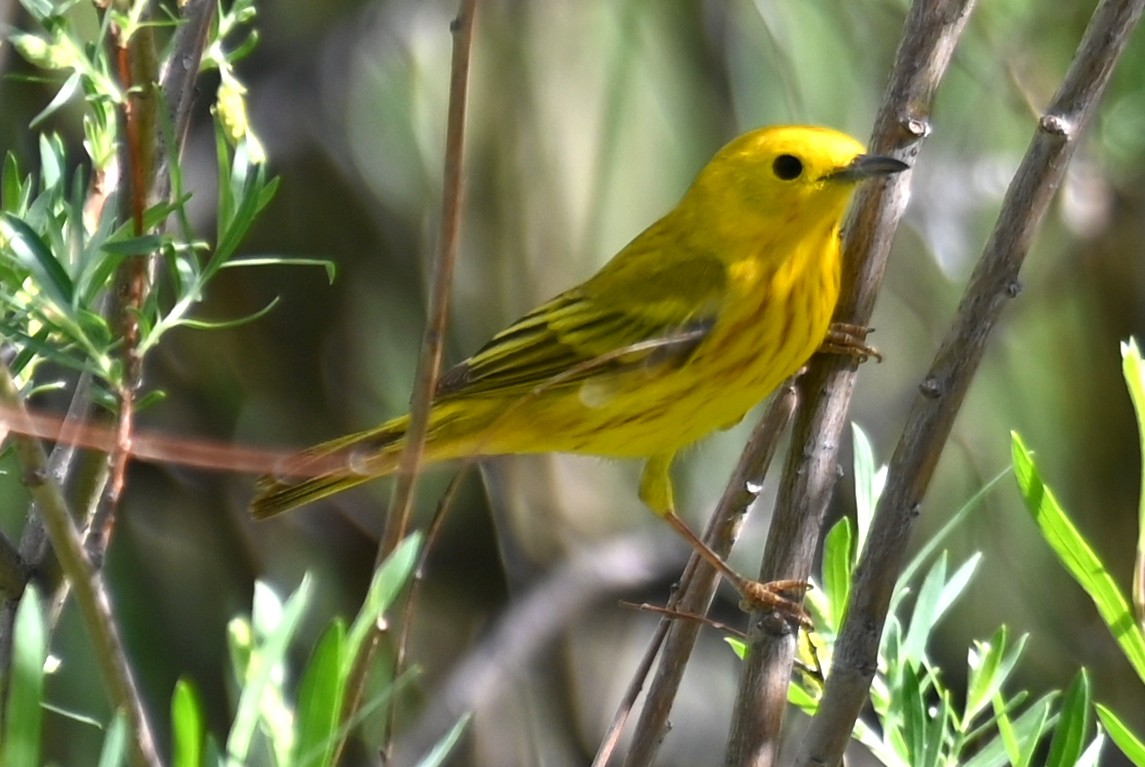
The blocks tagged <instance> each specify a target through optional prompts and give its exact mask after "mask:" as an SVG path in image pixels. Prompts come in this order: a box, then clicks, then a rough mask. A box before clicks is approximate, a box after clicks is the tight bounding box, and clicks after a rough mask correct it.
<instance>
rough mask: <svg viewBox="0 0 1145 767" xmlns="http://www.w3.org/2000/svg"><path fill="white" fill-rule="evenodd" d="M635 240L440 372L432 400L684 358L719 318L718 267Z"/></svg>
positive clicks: (721, 280) (721, 271)
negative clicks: (671, 256)
mask: <svg viewBox="0 0 1145 767" xmlns="http://www.w3.org/2000/svg"><path fill="white" fill-rule="evenodd" d="M638 244H640V240H639V239H638V240H637V241H635V242H633V244H632V245H630V246H629V248H627V249H626V250H625V251H622V252H621V254H620V256H618V257H617V258H615V259H613V261H612V262H610V263H609V264H608V265H607V266H605V268H604V269H603V270H602V271H601V272H600V273H598V274H597V275H596V276H595V277H593V278H592V279H591V280H589V281H588V282H586V283H584V284H583V285H581V286H579V287H577V288H574V289H572V290H570V291H568V292H566V293H562V294H561V295H559V296H557V297H556V298H554V299H552V300H551V301H549V302H548V303H545V304H543V305H541V306H540V307H538V308H537V309H535V310H534V311H532V312H530V313H529V314H527V315H525V316H524V317H522V318H521V319H519V320H517V322H515V323H513V324H512V325H510V326H509V327H508V328H506V329H505V330H503V331H502V332H500V333H498V334H497V335H496V336H494V337H493V340H491V341H490V342H489V343H488V344H486V345H485V346H484V347H482V348H481V349H480V350H479V351H478V352H477V353H476V354H474V355H473V356H472V357H470V358H469V359H468V360H466V361H465V362H462V363H461V364H459V365H457V366H456V367H454V368H452V369H451V370H449V371H448V372H446V373H445V375H443V376H442V378H441V381H440V383H439V385H438V392H437V393H438V396H439V397H452V396H470V395H483V394H514V393H524V392H527V391H530V390H532V389H534V388H535V387H538V386H546V387H561V386H565V385H568V384H571V383H576V382H581V381H584V380H585V379H587V378H591V377H595V376H602V375H608V374H612V373H615V372H617V371H618V370H623V369H628V368H631V367H633V366H636V365H645V366H648V365H656V364H673V363H675V364H679V363H681V362H683V361H684V360H686V359H687V357H688V356H689V355H690V354H691V353H692V351H693V350H694V349H695V348H696V346H697V345H698V344H699V343H700V342H701V341H702V340H703V339H704V337H705V336H706V335H707V333H708V331H709V330H710V329H711V327H712V325H713V324H714V323H715V321H716V318H717V317H718V316H719V310H720V303H721V299H722V297H723V294H724V286H725V285H724V284H725V280H726V269H725V268H724V267H723V264H722V262H720V261H719V259H717V258H715V257H714V256H696V257H692V258H687V259H682V260H677V261H676V262H675V263H666V261H667V260H666V259H663V258H658V257H659V256H662V255H663V253H662V252H658V251H659V249H656V248H643V249H641V250H639V251H634V250H633V248H634V247H635V246H637V245H638Z"/></svg>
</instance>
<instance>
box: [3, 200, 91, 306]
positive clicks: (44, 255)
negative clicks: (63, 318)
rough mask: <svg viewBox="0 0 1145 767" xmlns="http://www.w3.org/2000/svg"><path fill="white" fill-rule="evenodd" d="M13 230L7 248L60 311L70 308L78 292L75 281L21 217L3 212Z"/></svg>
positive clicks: (4, 219) (5, 219) (6, 222)
mask: <svg viewBox="0 0 1145 767" xmlns="http://www.w3.org/2000/svg"><path fill="white" fill-rule="evenodd" d="M0 220H2V221H3V222H4V223H5V224H6V225H7V227H8V228H9V230H10V233H9V236H8V249H9V250H10V251H11V252H12V254H13V255H14V256H16V259H17V260H18V261H19V262H20V265H21V266H23V267H24V268H25V269H27V270H28V271H29V272H30V273H31V274H32V276H33V277H34V278H35V280H36V282H37V284H39V286H40V289H41V290H43V291H44V294H45V295H47V296H48V298H50V299H51V300H52V302H53V303H55V304H56V308H57V309H59V310H60V311H68V310H69V309H70V308H71V306H72V296H73V295H74V294H75V289H74V286H73V285H72V280H71V278H70V277H69V276H68V273H67V272H66V271H64V268H63V266H62V265H61V264H60V262H59V261H57V260H56V257H55V256H54V255H52V251H51V249H50V248H49V247H48V245H47V244H46V243H45V242H44V241H43V240H42V239H41V238H40V236H39V235H38V234H36V232H35V231H33V230H32V228H31V227H30V226H28V225H27V224H26V223H24V221H23V220H22V219H19V218H16V217H15V216H13V215H12V214H10V213H4V214H2V215H0Z"/></svg>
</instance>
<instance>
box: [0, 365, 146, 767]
mask: <svg viewBox="0 0 1145 767" xmlns="http://www.w3.org/2000/svg"><path fill="white" fill-rule="evenodd" d="M0 400H2V401H3V402H4V403H5V404H6V405H8V406H9V407H13V408H20V407H22V403H21V401H20V395H19V392H18V390H17V389H16V384H15V382H14V381H13V380H12V376H11V374H10V373H9V371H8V368H7V367H5V366H2V365H0ZM12 441H13V444H14V445H15V451H16V459H17V461H18V462H19V464H20V471H21V473H22V476H23V478H24V484H25V485H27V487H28V489H29V491H31V493H32V498H33V499H34V500H35V502H36V508H38V509H39V512H40V516H41V518H42V519H43V520H44V527H45V529H46V530H47V533H48V537H49V539H50V540H51V542H52V549H53V550H54V551H55V553H56V557H57V559H58V560H59V563H60V566H61V568H62V569H63V572H64V576H65V578H66V579H67V582H68V583H70V584H71V587H72V591H73V594H74V597H75V601H76V605H77V606H78V607H79V610H80V614H81V615H82V616H83V621H84V624H85V625H86V626H87V629H88V633H89V635H90V636H91V642H92V645H93V649H94V654H95V659H96V662H97V663H98V664H99V669H100V672H101V674H102V675H103V679H104V684H106V685H107V688H108V690H109V693H110V696H111V702H112V705H113V707H114V708H116V709H119V710H122V711H123V712H124V713H125V714H126V716H127V723H128V727H129V729H130V731H131V733H132V735H133V737H132V738H131V748H132V761H133V763H134V764H136V765H156V767H157V766H158V765H161V764H162V762H161V761H160V759H159V756H158V754H157V753H156V751H155V739H154V737H153V736H152V734H151V728H150V725H149V724H148V722H147V716H146V713H145V711H144V709H143V702H142V698H141V697H140V695H139V690H138V689H137V688H136V686H135V681H134V680H133V679H132V677H131V669H130V667H129V666H128V664H127V658H126V656H125V654H124V652H123V645H122V643H121V642H120V639H119V634H118V632H117V631H116V628H115V623H114V621H113V619H112V616H111V606H110V604H109V602H108V598H107V591H106V589H105V588H104V584H103V578H102V577H101V576H100V574H99V572H98V571H97V570H96V569H95V568H94V567H93V566H92V563H91V561H90V560H89V559H88V558H87V554H86V553H85V552H84V548H83V543H82V541H81V539H80V535H79V532H78V531H77V530H76V528H75V525H74V524H73V522H72V516H71V514H70V513H69V511H68V508H67V503H66V502H65V501H64V496H63V493H62V492H61V490H60V486H59V485H58V484H57V483H56V482H55V481H53V480H52V478H51V476H50V475H49V474H48V459H47V456H45V455H44V451H43V449H42V448H41V447H40V444H39V442H37V441H36V440H34V439H32V438H30V437H26V436H23V435H20V434H13V435H12Z"/></svg>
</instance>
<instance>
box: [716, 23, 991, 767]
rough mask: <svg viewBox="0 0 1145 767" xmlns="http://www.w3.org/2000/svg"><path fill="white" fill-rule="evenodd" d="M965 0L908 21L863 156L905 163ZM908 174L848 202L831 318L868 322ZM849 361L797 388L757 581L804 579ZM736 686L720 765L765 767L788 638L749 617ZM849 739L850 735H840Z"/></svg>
mask: <svg viewBox="0 0 1145 767" xmlns="http://www.w3.org/2000/svg"><path fill="white" fill-rule="evenodd" d="M972 6H973V0H918V2H915V4H914V5H913V6H912V7H911V10H910V13H909V14H908V15H907V19H906V23H905V27H904V31H903V39H902V42H901V43H900V44H899V49H898V53H897V55H896V59H895V65H894V69H893V70H892V73H891V80H890V83H889V84H888V86H887V91H886V94H885V95H884V98H883V102H882V105H881V107H880V110H879V115H878V117H877V118H876V122H875V130H874V134H873V137H872V140H871V150H872V151H875V152H878V153H879V154H891V155H897V156H899V157H900V158H901V159H909V158H912V157H914V156H916V155H917V153H918V150H919V142H920V141H921V139H922V138H923V137H925V135H926V134H927V131H928V128H927V121H928V118H929V114H930V108H931V104H932V101H933V98H934V93H935V90H936V89H937V87H938V83H939V81H940V80H941V79H942V76H943V74H944V73H945V71H946V67H947V65H948V64H949V62H950V58H951V55H952V54H953V51H954V47H955V45H956V43H957V41H958V39H959V37H960V35H961V33H962V29H963V28H964V26H965V23H966V19H967V17H968V15H969V13H970V9H971V8H972ZM909 175H910V173H909V171H908V172H907V173H902V174H899V175H897V176H895V177H893V178H891V179H888V180H886V181H880V182H878V183H871V184H867V185H865V186H864V187H862V188H861V189H860V190H859V192H858V193H857V195H856V200H855V203H854V205H853V207H852V210H853V213H852V215H851V218H850V220H849V222H848V225H847V229H846V234H845V237H844V253H845V256H844V259H843V263H844V264H845V265H846V266H845V267H844V274H843V292H842V295H841V297H840V300H839V305H838V306H837V308H836V311H835V320H836V321H838V322H845V323H848V324H852V325H866V324H867V323H868V322H869V321H870V316H871V311H872V308H873V306H874V301H875V296H876V294H877V291H878V286H879V284H880V283H881V281H882V275H883V271H884V269H885V267H886V260H887V255H888V253H889V251H890V243H891V238H892V237H893V235H894V231H895V228H896V226H897V224H898V221H899V219H900V218H901V216H902V213H903V210H904V208H905V207H906V190H907V188H908V184H909ZM856 369H857V363H856V362H855V361H853V360H848V359H846V358H843V357H840V356H838V355H820V356H818V357H816V358H814V359H813V360H812V362H811V365H810V370H809V371H808V373H807V375H805V376H804V377H803V378H802V379H800V381H799V382H798V386H799V387H800V390H801V392H802V395H803V396H802V397H801V400H800V401H801V402H804V403H806V404H805V405H803V406H802V407H801V408H800V412H799V417H798V418H797V419H796V423H795V426H794V428H793V434H792V448H791V453H790V454H789V456H788V461H787V466H786V467H785V470H784V476H783V481H782V482H781V485H780V490H779V501H778V505H777V508H776V512H775V517H774V518H773V520H772V525H771V531H770V534H769V535H768V539H767V548H766V551H765V552H764V560H763V566H762V568H761V570H760V580H761V581H764V582H767V581H771V580H776V579H779V578H793V579H796V580H806V579H807V578H808V577H809V576H810V574H811V566H812V563H813V560H814V555H815V550H816V547H817V545H818V541H819V536H820V530H821V528H822V524H823V518H824V514H825V513H826V509H827V504H828V502H829V501H830V498H831V494H832V492H833V490H834V485H835V481H836V477H837V459H836V452H837V449H838V445H839V443H840V441H841V439H842V434H843V429H844V427H845V425H846V420H847V410H848V408H849V406H850V401H851V395H852V392H853V390H854V384H855V374H856ZM748 635H749V639H750V641H749V650H748V656H747V660H746V661H745V664H744V669H743V674H742V677H741V679H740V688H739V693H738V696H737V701H736V707H735V713H734V715H733V716H734V718H733V721H732V727H731V733H730V736H729V741H728V752H727V756H726V761H725V763H726V764H728V765H765V764H772V763H774V761H775V758H776V756H777V754H778V748H779V732H780V726H781V725H782V721H783V711H784V708H785V706H786V700H787V685H788V682H789V679H790V675H791V668H792V664H793V661H794V651H795V641H794V636H793V635H792V632H791V630H790V629H789V628H788V627H787V626H786V625H781V623H777V622H776V621H774V620H772V619H770V618H769V617H768V616H765V615H754V616H753V617H752V624H751V629H750V631H749V634H748ZM847 732H848V733H849V732H850V729H849V728H848V729H847Z"/></svg>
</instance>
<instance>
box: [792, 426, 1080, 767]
mask: <svg viewBox="0 0 1145 767" xmlns="http://www.w3.org/2000/svg"><path fill="white" fill-rule="evenodd" d="M854 431H855V463H856V468H855V483H856V487H855V495H856V498H858V499H859V506H860V507H861V508H862V510H863V513H861V514H860V515H859V520H860V524H859V525H858V526H856V525H855V523H854V522H852V521H851V520H850V519H846V518H844V519H842V520H840V521H839V522H838V523H837V524H836V525H834V526H833V527H832V529H831V530H830V531H829V532H828V534H827V537H826V540H825V542H824V547H823V563H822V583H820V584H816V585H817V586H819V587H818V588H816V589H813V590H812V591H811V592H809V594H808V600H807V604H808V609H809V611H810V612H811V614H812V618H813V621H814V623H815V625H816V627H817V628H818V631H817V632H816V634H815V635H813V636H812V637H811V638H809V641H810V642H811V643H813V644H814V648H812V647H811V646H810V645H808V644H803V645H801V655H802V656H803V658H802V660H803V661H804V664H805V665H806V666H809V667H814V666H815V664H816V662H818V663H819V664H822V665H824V666H825V665H827V664H828V663H829V660H830V657H831V654H832V652H833V651H834V644H835V641H836V638H837V634H838V631H839V628H840V626H841V625H842V617H843V612H844V610H845V606H846V600H847V598H848V596H849V595H850V592H851V586H852V583H851V580H852V577H853V574H854V569H855V566H856V564H857V562H858V559H859V556H860V555H861V553H862V548H861V547H862V542H865V541H866V532H867V527H868V526H869V520H870V519H871V517H872V513H873V509H874V507H875V505H876V504H877V501H878V497H879V495H880V493H881V491H882V487H883V484H884V482H885V467H882V468H878V469H876V468H875V467H876V462H875V460H874V456H873V451H872V450H871V447H870V442H869V440H868V439H867V437H866V435H865V434H864V433H863V432H862V430H861V429H859V428H858V427H857V426H856V427H855V430H854ZM1003 476H1005V474H1001V475H999V476H997V477H995V478H994V479H993V480H992V481H990V482H989V483H987V484H986V486H985V487H983V488H982V490H981V491H979V492H978V493H977V494H976V495H975V496H974V497H973V498H971V499H970V501H969V502H967V503H966V504H965V505H964V506H963V507H962V509H960V510H959V511H958V512H957V513H956V514H955V515H954V516H953V517H952V519H951V520H950V521H949V522H948V523H947V524H946V525H945V526H944V527H943V528H942V530H940V531H939V532H938V533H937V534H936V535H935V536H934V537H933V538H932V539H931V540H929V541H927V543H926V545H925V546H924V547H923V549H922V550H921V551H920V552H919V554H918V555H917V556H916V557H915V558H914V559H913V560H912V561H911V562H910V564H909V565H908V566H907V567H906V568H905V569H904V572H903V575H902V577H901V578H900V580H899V581H898V583H897V584H896V587H895V590H894V596H893V597H892V603H891V613H890V616H889V618H888V621H887V626H886V630H885V632H884V634H883V637H882V643H881V646H880V650H879V661H878V672H877V673H876V676H875V679H874V682H873V684H872V686H871V707H872V710H873V711H874V714H875V718H876V719H877V725H878V726H877V727H874V726H872V725H871V724H870V723H868V722H865V721H863V720H860V721H859V722H857V723H856V725H855V729H854V732H853V737H854V738H855V739H856V740H858V741H859V742H861V743H862V744H863V745H864V746H866V747H867V748H868V749H869V750H870V752H871V753H872V754H873V755H874V756H875V757H876V758H878V759H879V760H880V761H881V762H882V763H883V764H887V765H895V766H898V765H901V766H902V767H949V766H952V765H964V767H1001V766H1002V765H1005V764H1012V765H1029V764H1032V763H1033V762H1032V761H1031V760H1032V759H1033V758H1034V755H1035V754H1036V753H1038V752H1039V749H1042V748H1043V744H1044V743H1045V742H1046V740H1047V737H1048V738H1049V742H1050V746H1049V748H1050V759H1049V761H1047V762H1046V764H1053V765H1074V764H1084V763H1087V762H1086V761H1085V759H1089V760H1090V761H1089V762H1088V763H1094V764H1095V763H1096V762H1095V761H1094V760H1095V759H1096V756H1097V753H1098V752H1099V750H1100V747H1101V744H1102V742H1103V739H1102V737H1101V736H1100V735H1099V736H1097V737H1091V734H1090V733H1091V730H1092V727H1091V718H1092V707H1091V705H1090V698H1089V695H1090V691H1089V690H1090V688H1089V679H1088V677H1087V676H1086V674H1085V673H1084V671H1082V672H1080V673H1079V674H1078V677H1077V679H1076V680H1075V682H1074V684H1073V685H1072V686H1071V687H1070V689H1069V691H1068V692H1067V694H1066V695H1065V697H1064V698H1063V697H1062V696H1061V695H1060V694H1058V693H1056V692H1051V693H1049V694H1047V695H1044V696H1042V697H1041V698H1039V699H1037V700H1035V701H1032V702H1031V701H1029V700H1028V698H1029V696H1028V695H1027V694H1026V693H1025V692H1024V691H1019V692H1016V693H1008V692H1007V686H1008V683H1009V682H1010V680H1011V678H1012V676H1013V672H1014V671H1015V669H1016V668H1017V665H1018V662H1019V661H1020V659H1021V657H1022V653H1023V651H1024V649H1025V647H1026V637H1024V636H1022V637H1018V638H1016V639H1014V638H1011V637H1010V634H1009V630H1008V629H1007V628H1006V627H1005V626H1000V627H999V628H998V629H997V630H996V631H995V632H994V634H993V635H992V636H990V637H989V638H988V639H983V640H978V641H975V642H974V644H973V646H972V647H971V648H970V650H969V652H968V656H967V671H966V676H967V688H966V690H965V693H961V694H960V693H956V691H954V690H952V689H950V688H949V687H948V686H947V685H946V683H945V681H944V678H943V673H942V669H941V668H940V667H939V666H937V665H936V664H935V663H934V662H933V661H932V659H931V658H930V656H929V654H928V648H929V647H930V645H931V644H932V641H933V639H934V637H935V635H936V633H937V631H938V628H939V626H940V625H941V623H942V619H943V617H944V616H945V615H946V614H947V613H948V612H949V610H950V608H951V607H952V606H953V605H954V603H955V602H956V601H957V600H958V599H959V598H961V597H962V595H964V594H965V593H966V591H967V589H968V587H969V586H970V583H971V580H972V579H973V576H974V572H975V570H976V569H977V567H978V565H979V563H980V562H981V555H978V554H975V555H974V556H972V557H971V558H970V559H968V560H967V561H966V562H964V563H962V564H961V565H959V566H958V567H956V568H953V571H952V570H951V567H950V565H949V562H948V556H947V554H946V552H945V551H942V550H941V549H940V547H941V545H942V543H943V539H944V538H946V537H947V536H948V535H949V533H950V532H951V531H952V530H954V529H955V528H956V527H957V526H958V525H960V524H963V523H964V522H965V519H966V517H967V516H968V515H969V514H970V513H971V511H972V510H973V509H974V508H976V507H977V506H978V505H980V502H981V500H982V499H983V497H984V496H985V494H986V493H987V492H989V491H990V490H991V489H992V488H993V487H994V486H995V485H996V484H997V483H998V482H999V481H1000V480H1001V479H1002V477H1003ZM856 541H858V542H860V543H859V544H858V545H856V543H855V542H856ZM908 597H913V601H912V602H911V604H910V607H909V609H908V608H907V598H908ZM812 650H814V654H812ZM816 659H817V660H816ZM820 693H821V682H820V680H819V679H818V677H817V676H816V675H815V674H812V673H803V674H801V675H800V676H799V677H798V678H797V679H796V680H795V682H793V684H792V685H791V687H790V689H789V693H788V700H789V701H790V702H791V703H792V704H793V705H795V706H797V707H799V708H800V709H802V710H803V711H804V712H806V713H807V714H814V712H815V710H816V709H817V706H818V698H819V695H820ZM959 701H961V703H960V702H959ZM1087 739H1088V740H1087ZM1083 754H1085V755H1088V756H1083Z"/></svg>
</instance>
